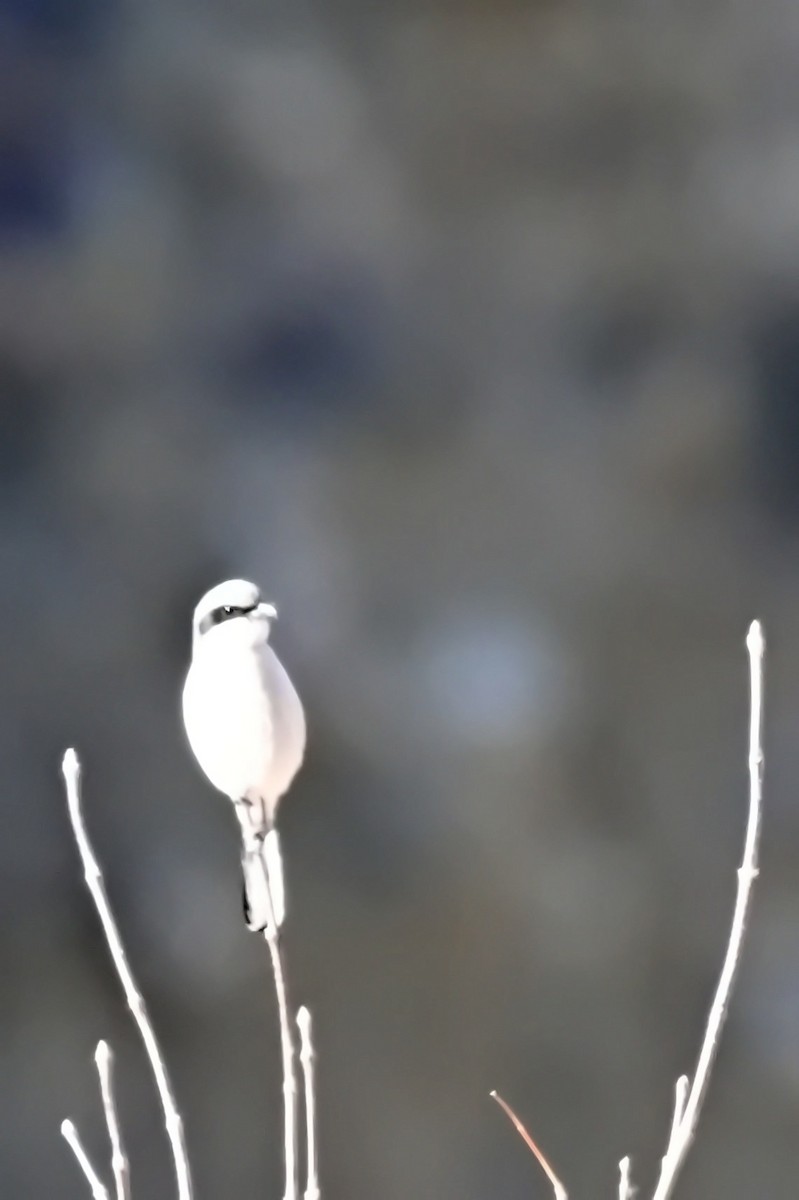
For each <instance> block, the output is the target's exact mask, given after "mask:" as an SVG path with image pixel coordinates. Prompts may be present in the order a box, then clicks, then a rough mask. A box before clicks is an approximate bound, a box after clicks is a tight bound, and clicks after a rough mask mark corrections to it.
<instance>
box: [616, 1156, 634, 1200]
mask: <svg viewBox="0 0 799 1200" xmlns="http://www.w3.org/2000/svg"><path fill="white" fill-rule="evenodd" d="M632 1195H633V1185H632V1180H631V1179H630V1159H629V1157H628V1158H623V1159H622V1160H621V1162H620V1163H619V1200H632Z"/></svg>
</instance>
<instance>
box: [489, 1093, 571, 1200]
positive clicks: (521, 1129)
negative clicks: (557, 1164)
mask: <svg viewBox="0 0 799 1200" xmlns="http://www.w3.org/2000/svg"><path fill="white" fill-rule="evenodd" d="M489 1095H490V1096H491V1098H492V1100H496V1102H497V1104H498V1105H499V1107H500V1108H501V1109H502V1111H503V1112H504V1113H505V1114H506V1116H507V1117H508V1119H509V1120H510V1122H511V1124H512V1125H513V1126H514V1128H515V1130H516V1132H517V1133H518V1134H519V1136H520V1137H521V1138H522V1140H523V1141H524V1143H525V1144H526V1146H527V1147H528V1149H529V1150H531V1151H532V1152H533V1154H534V1155H535V1157H536V1159H537V1161H538V1165H539V1166H540V1168H541V1170H542V1171H543V1172H544V1174H545V1175H546V1177H547V1179H548V1180H549V1182H550V1183H551V1184H552V1191H553V1192H554V1193H555V1200H568V1196H567V1193H566V1189H565V1187H564V1186H563V1184H562V1183H561V1182H560V1180H559V1179H558V1177H557V1175H556V1174H555V1172H554V1171H553V1169H552V1167H551V1166H550V1164H549V1162H548V1161H547V1159H546V1158H545V1157H544V1154H543V1152H542V1151H541V1150H540V1149H539V1148H538V1146H537V1145H536V1143H535V1142H534V1141H533V1139H532V1137H531V1136H530V1134H529V1133H528V1131H527V1129H526V1128H525V1126H524V1125H523V1124H522V1122H521V1120H520V1118H519V1117H517V1116H516V1113H515V1112H514V1111H513V1109H512V1108H511V1106H510V1105H509V1104H508V1102H507V1100H503V1099H502V1097H501V1096H500V1094H499V1092H496V1091H494V1092H489Z"/></svg>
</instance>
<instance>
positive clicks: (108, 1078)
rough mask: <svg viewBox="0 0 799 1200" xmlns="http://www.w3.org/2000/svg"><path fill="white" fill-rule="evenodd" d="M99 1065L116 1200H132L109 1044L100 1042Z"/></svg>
mask: <svg viewBox="0 0 799 1200" xmlns="http://www.w3.org/2000/svg"><path fill="white" fill-rule="evenodd" d="M94 1061H95V1062H96V1064H97V1074H98V1075H99V1076H100V1095H101V1096H102V1099H103V1111H104V1112H105V1123H106V1125H107V1126H108V1138H109V1141H110V1142H111V1169H112V1170H113V1172H114V1185H115V1187H116V1200H130V1165H129V1163H128V1156H127V1154H126V1153H125V1147H124V1146H123V1144H122V1131H121V1129H120V1126H119V1117H118V1116H117V1106H116V1101H115V1100H114V1086H113V1081H112V1069H113V1064H114V1056H113V1054H112V1052H111V1047H110V1046H109V1045H108V1042H104V1041H100V1042H98V1043H97V1049H96V1051H95V1053H94Z"/></svg>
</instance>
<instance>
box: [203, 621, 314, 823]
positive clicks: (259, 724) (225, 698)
mask: <svg viewBox="0 0 799 1200" xmlns="http://www.w3.org/2000/svg"><path fill="white" fill-rule="evenodd" d="M233 624H234V622H230V625H233ZM217 632H218V633H219V634H223V633H224V632H225V630H224V626H221V627H220V629H219V630H218V631H212V632H211V633H210V634H208V635H206V636H205V637H204V638H203V639H202V641H201V642H200V644H199V645H198V646H197V649H196V652H195V654H194V658H193V660H192V664H191V667H190V668H189V673H188V676H187V678H186V685H185V688H184V691H183V716H184V721H185V724H186V733H187V735H188V739H189V743H190V745H191V748H192V750H193V752H194V755H195V757H196V758H197V761H198V763H199V764H200V767H201V768H202V770H203V771H204V772H205V774H206V775H207V776H208V779H209V780H210V782H211V783H212V784H213V785H214V787H216V788H218V789H219V791H221V792H224V793H225V795H227V796H230V797H231V798H232V799H234V800H235V799H240V798H244V797H247V798H250V799H253V800H254V799H256V798H260V799H262V800H264V802H265V803H266V805H267V807H268V809H269V810H270V814H269V815H270V817H271V815H273V813H274V808H275V806H276V805H277V802H278V800H279V799H280V797H281V796H282V795H283V793H284V792H285V791H286V789H287V788H288V787H289V785H290V784H291V781H292V779H293V778H294V775H295V774H296V772H297V770H298V768H299V766H300V763H301V762H302V756H303V752H304V749H305V716H304V713H303V709H302V704H301V702H300V699H299V696H298V695H297V693H296V691H295V689H294V686H293V684H292V683H291V680H290V679H289V677H288V675H287V674H286V672H285V671H284V669H283V667H282V665H281V663H280V661H279V659H278V658H277V656H276V655H275V653H274V651H273V650H272V648H271V647H270V646H269V645H268V643H266V642H263V643H261V644H260V645H253V644H252V643H251V642H247V641H246V640H245V639H238V640H237V639H235V638H231V637H229V636H224V637H223V636H215V635H216V633H217Z"/></svg>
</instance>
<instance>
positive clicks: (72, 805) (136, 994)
mask: <svg viewBox="0 0 799 1200" xmlns="http://www.w3.org/2000/svg"><path fill="white" fill-rule="evenodd" d="M63 772H64V781H65V783H66V789H67V803H68V805H69V816H70V820H71V822H72V830H73V833H74V835H75V841H76V843H77V846H78V852H79V853H80V857H81V861H82V863H83V869H84V873H85V876H86V884H87V886H88V888H89V891H90V893H91V897H92V900H93V901H94V906H95V908H96V909H97V915H98V916H99V918H100V923H101V924H102V927H103V933H104V934H105V940H106V942H107V943H108V949H109V950H110V952H111V958H112V960H113V963H114V967H115V968H116V972H117V975H118V976H119V979H120V982H121V984H122V987H123V990H124V992H125V999H126V1000H127V1002H128V1008H129V1009H130V1011H131V1014H132V1016H133V1019H134V1021H135V1022H136V1025H137V1026H138V1029H139V1033H140V1034H141V1038H142V1041H143V1042H144V1048H145V1050H146V1052H147V1057H148V1059H149V1060H150V1066H151V1067H152V1071H153V1075H154V1077H155V1084H156V1088H157V1089H158V1095H159V1098H160V1100H161V1107H162V1108H163V1111H164V1123H165V1125H166V1132H167V1137H168V1138H169V1143H170V1146H171V1148H172V1158H173V1161H174V1165H175V1177H176V1180H177V1190H178V1200H191V1197H192V1186H191V1173H190V1170H189V1160H188V1156H187V1154H186V1143H185V1139H184V1136H183V1121H182V1119H181V1116H180V1113H179V1112H178V1109H177V1105H176V1103H175V1097H174V1093H173V1091H172V1085H171V1083H170V1081H169V1075H168V1073H167V1069H166V1063H165V1062H164V1058H163V1055H162V1053H161V1050H160V1047H159V1045H158V1041H157V1039H156V1036H155V1031H154V1029H153V1026H152V1023H151V1021H150V1017H149V1014H148V1012H147V1007H146V1005H145V1003H144V997H143V996H142V994H141V992H140V991H139V989H138V987H137V986H136V981H135V980H134V978H133V974H132V972H131V969H130V966H129V964H128V958H127V954H126V953H125V948H124V946H123V945H122V939H121V937H120V935H119V930H118V928H117V924H116V921H115V919H114V915H113V913H112V911H111V905H110V903H109V901H108V895H107V893H106V890H105V883H104V881H103V874H102V871H101V870H100V865H99V863H98V861H97V859H96V857H95V854H94V850H93V849H92V845H91V842H90V841H89V835H88V833H87V831H86V826H85V824H84V821H83V813H82V812H81V804H80V763H79V761H78V756H77V754H76V753H75V751H74V750H67V752H66V754H65V755H64V763H63ZM64 1136H66V1134H65V1135H64Z"/></svg>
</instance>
